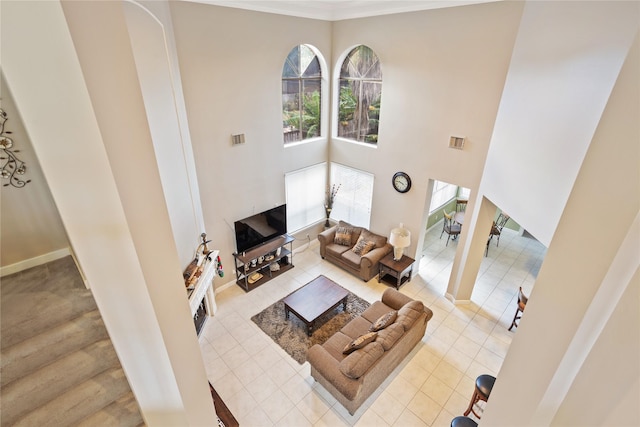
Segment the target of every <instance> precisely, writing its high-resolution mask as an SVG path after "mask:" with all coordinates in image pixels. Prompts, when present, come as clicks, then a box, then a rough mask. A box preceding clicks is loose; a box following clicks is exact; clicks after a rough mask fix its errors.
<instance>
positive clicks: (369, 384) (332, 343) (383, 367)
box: [307, 288, 433, 415]
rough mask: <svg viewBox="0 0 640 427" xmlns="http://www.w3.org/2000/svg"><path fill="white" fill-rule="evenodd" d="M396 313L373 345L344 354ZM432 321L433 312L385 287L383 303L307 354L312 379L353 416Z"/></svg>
mask: <svg viewBox="0 0 640 427" xmlns="http://www.w3.org/2000/svg"><path fill="white" fill-rule="evenodd" d="M394 310H396V311H397V318H396V319H395V320H394V321H393V323H391V324H390V325H388V326H386V327H385V328H384V329H382V330H379V331H378V332H377V337H376V338H375V341H373V342H370V343H368V344H366V345H365V346H364V347H362V348H360V349H358V350H355V351H353V352H352V353H350V354H348V355H346V354H344V353H343V351H344V349H345V347H346V346H347V345H349V343H352V342H353V341H354V340H355V339H357V338H358V337H361V336H362V335H364V334H366V333H367V332H368V331H369V329H370V327H371V326H372V325H373V324H374V323H376V321H378V320H379V319H381V318H382V317H383V316H385V315H388V314H389V313H390V312H391V311H394ZM431 317H433V312H432V311H431V310H430V309H428V308H427V307H425V306H424V305H423V304H422V302H420V301H417V300H413V299H411V298H409V297H408V296H406V295H404V294H402V293H400V292H399V291H397V290H395V289H393V288H388V289H386V290H385V291H384V293H383V294H382V301H376V302H374V303H373V304H372V305H371V306H370V307H369V308H367V309H366V310H365V311H364V312H363V313H362V315H360V316H358V317H356V318H355V319H353V320H352V321H351V322H349V323H348V324H347V325H345V326H344V327H343V328H342V329H341V330H340V331H338V332H336V333H335V334H334V335H333V336H332V337H331V338H329V339H328V340H327V341H326V342H325V343H324V344H322V345H319V344H316V345H314V346H313V347H311V348H310V349H309V352H308V353H307V361H308V362H309V364H310V365H311V375H312V376H313V378H314V379H315V380H316V381H318V382H319V383H320V384H322V386H323V387H324V388H325V389H327V391H329V392H330V393H331V394H332V395H333V396H334V397H335V398H336V399H337V400H338V401H339V402H340V403H341V404H342V405H343V406H344V407H345V408H346V409H347V410H348V411H349V413H350V414H351V415H353V414H354V413H355V411H356V410H357V409H358V408H359V407H360V406H361V405H362V404H363V403H364V401H365V400H366V399H367V398H368V397H369V396H371V394H372V393H373V392H374V391H375V390H376V389H377V388H378V387H379V386H380V384H382V382H383V381H384V380H385V379H386V378H387V377H388V376H389V374H390V373H391V372H392V371H393V370H394V369H395V368H396V367H397V366H398V365H399V364H400V363H401V362H402V361H403V360H404V358H405V357H406V356H407V354H409V352H411V350H412V349H413V348H414V347H415V345H416V344H417V343H418V342H420V340H421V339H422V337H423V336H424V333H425V331H426V328H427V322H428V321H429V319H431Z"/></svg>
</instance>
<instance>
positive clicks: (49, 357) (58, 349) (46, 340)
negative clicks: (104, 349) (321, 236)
mask: <svg viewBox="0 0 640 427" xmlns="http://www.w3.org/2000/svg"><path fill="white" fill-rule="evenodd" d="M107 337H108V334H107V330H106V328H105V327H104V323H103V322H102V318H101V317H100V313H99V312H98V311H97V310H94V311H90V312H88V313H85V314H83V315H82V316H80V317H77V318H75V319H73V320H71V321H70V322H68V323H63V324H61V325H59V326H57V327H54V328H53V329H50V330H48V331H45V332H43V333H41V334H39V335H36V336H33V337H31V338H29V339H27V340H24V341H21V342H19V343H18V344H16V345H13V346H11V347H9V348H3V349H2V360H1V361H0V363H1V368H0V372H1V376H0V379H1V385H2V387H5V386H6V385H7V384H9V383H10V382H11V381H14V380H16V379H18V378H23V377H25V376H26V375H27V374H28V373H29V372H32V371H36V370H38V369H40V368H42V367H43V366H45V365H47V364H49V363H52V362H53V361H55V360H57V359H59V358H60V357H62V356H63V355H65V354H68V353H71V352H74V351H77V350H80V349H82V348H84V347H86V346H88V345H89V344H91V343H94V342H97V341H100V340H103V339H106V338H107Z"/></svg>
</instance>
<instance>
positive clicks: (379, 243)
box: [360, 230, 387, 248]
mask: <svg viewBox="0 0 640 427" xmlns="http://www.w3.org/2000/svg"><path fill="white" fill-rule="evenodd" d="M360 237H362V238H364V239H365V240H366V241H368V242H373V243H374V244H375V247H376V248H381V247H383V246H384V245H386V244H387V238H386V237H385V236H381V235H379V234H375V233H372V232H371V231H369V230H362V233H360Z"/></svg>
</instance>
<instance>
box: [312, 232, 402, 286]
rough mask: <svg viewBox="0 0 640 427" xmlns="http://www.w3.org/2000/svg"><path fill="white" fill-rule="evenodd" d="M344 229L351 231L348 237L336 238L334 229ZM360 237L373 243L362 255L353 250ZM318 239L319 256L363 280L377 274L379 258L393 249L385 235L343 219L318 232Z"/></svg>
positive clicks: (367, 279)
mask: <svg viewBox="0 0 640 427" xmlns="http://www.w3.org/2000/svg"><path fill="white" fill-rule="evenodd" d="M344 230H347V231H350V232H351V233H350V239H347V240H346V241H345V240H342V241H340V240H339V239H338V240H337V239H336V231H344ZM360 237H362V238H363V240H364V241H365V242H372V243H373V249H370V250H369V251H368V252H366V253H365V254H364V255H362V256H361V255H358V254H357V253H356V252H354V250H353V249H354V247H355V246H356V244H357V243H358V239H359V238H360ZM318 241H319V242H320V256H321V257H322V258H323V259H326V260H327V261H331V262H332V263H334V264H336V265H338V266H340V267H342V268H343V269H345V270H347V271H348V272H350V273H351V274H354V275H356V276H358V277H360V278H361V279H362V280H364V281H365V282H367V281H369V280H371V279H372V278H373V277H374V276H375V275H376V274H378V266H379V263H380V260H381V259H382V258H384V256H385V255H387V254H388V253H390V252H391V251H393V247H392V246H391V244H389V243H388V242H387V238H386V237H385V236H380V235H378V234H375V233H372V232H371V231H369V230H367V229H365V228H362V227H356V226H353V225H351V224H349V223H346V222H344V221H340V222H339V223H338V225H336V226H334V227H331V228H329V229H327V230H325V231H323V232H322V233H320V234H318Z"/></svg>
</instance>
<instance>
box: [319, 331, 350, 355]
mask: <svg viewBox="0 0 640 427" xmlns="http://www.w3.org/2000/svg"><path fill="white" fill-rule="evenodd" d="M352 340H353V338H351V337H350V336H348V335H345V334H343V333H342V332H340V331H338V332H336V333H335V334H333V335H332V336H331V337H330V338H329V339H328V340H327V341H325V343H324V344H322V347H324V349H325V350H327V353H329V354H330V355H331V356H332V357H333V358H334V359H336V360H338V361H340V360H342V359H344V358H345V355H344V353H342V350H344V348H345V347H346V346H347V344H349V343H350V342H351V341H352Z"/></svg>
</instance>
